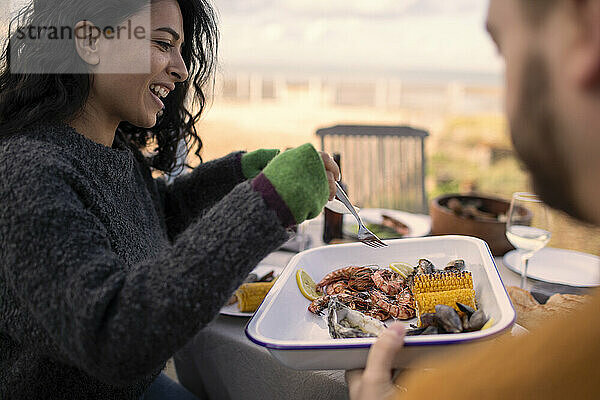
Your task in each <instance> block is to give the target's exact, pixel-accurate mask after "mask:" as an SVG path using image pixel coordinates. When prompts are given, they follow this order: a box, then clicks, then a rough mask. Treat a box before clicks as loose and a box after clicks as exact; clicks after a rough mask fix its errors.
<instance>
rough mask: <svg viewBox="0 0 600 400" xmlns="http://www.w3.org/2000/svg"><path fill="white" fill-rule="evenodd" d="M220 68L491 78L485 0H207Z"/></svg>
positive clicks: (494, 64) (494, 58)
mask: <svg viewBox="0 0 600 400" xmlns="http://www.w3.org/2000/svg"><path fill="white" fill-rule="evenodd" d="M214 4H215V5H216V7H217V9H218V12H219V16H220V27H221V43H220V57H221V63H222V64H223V65H224V66H225V69H227V67H228V66H229V67H244V66H248V65H254V66H265V67H268V66H280V67H285V68H288V69H294V68H297V69H303V68H308V69H330V70H337V69H346V70H362V71H365V70H366V71H390V70H430V71H437V70H442V71H460V72H477V73H492V74H497V73H501V71H502V63H501V60H500V58H499V57H498V55H497V54H496V50H495V48H494V46H493V45H492V43H491V41H490V39H489V38H488V36H487V33H486V32H485V29H484V25H485V16H486V12H487V5H488V1H487V0H214Z"/></svg>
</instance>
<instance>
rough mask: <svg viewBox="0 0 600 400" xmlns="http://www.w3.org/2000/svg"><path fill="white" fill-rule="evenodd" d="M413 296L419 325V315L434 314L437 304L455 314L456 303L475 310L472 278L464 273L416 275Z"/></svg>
mask: <svg viewBox="0 0 600 400" xmlns="http://www.w3.org/2000/svg"><path fill="white" fill-rule="evenodd" d="M413 294H414V296H415V303H416V311H417V318H419V323H420V318H421V315H422V314H425V313H432V312H435V306H436V305H437V304H444V305H447V306H450V307H453V308H454V309H455V310H456V311H457V312H460V310H459V309H458V307H457V306H456V303H457V302H458V303H462V304H465V305H468V306H470V307H473V308H476V307H475V290H473V276H472V275H471V273H470V272H466V271H463V272H439V273H435V274H426V275H417V276H415V279H414V287H413Z"/></svg>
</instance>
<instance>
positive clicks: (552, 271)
mask: <svg viewBox="0 0 600 400" xmlns="http://www.w3.org/2000/svg"><path fill="white" fill-rule="evenodd" d="M502 262H503V263H504V265H506V267H507V268H508V269H510V270H512V271H514V272H516V273H518V274H519V275H520V274H521V270H522V267H521V256H520V255H519V253H518V252H517V250H512V251H509V252H508V253H506V254H505V255H504V257H503V258H502ZM527 276H528V277H530V278H533V279H537V280H540V281H544V282H550V283H558V284H562V285H570V286H579V287H593V286H599V285H600V258H598V257H596V256H594V255H592V254H587V253H580V252H578V251H572V250H564V249H555V248H552V247H546V248H543V249H541V250H540V251H538V252H537V253H535V254H534V255H533V257H531V259H530V260H529V266H528V268H527Z"/></svg>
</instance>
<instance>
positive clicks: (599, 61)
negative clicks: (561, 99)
mask: <svg viewBox="0 0 600 400" xmlns="http://www.w3.org/2000/svg"><path fill="white" fill-rule="evenodd" d="M571 2H572V3H573V5H574V6H575V7H576V12H575V14H574V15H575V16H576V18H577V20H578V21H579V35H578V36H579V37H578V39H579V40H578V42H579V43H577V48H576V52H575V55H574V56H575V59H574V60H573V61H574V71H573V72H574V74H575V77H576V80H577V82H578V83H579V84H580V85H581V87H583V88H593V87H596V86H598V85H600V1H597V0H571Z"/></svg>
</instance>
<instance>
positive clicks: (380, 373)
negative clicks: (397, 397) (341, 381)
mask: <svg viewBox="0 0 600 400" xmlns="http://www.w3.org/2000/svg"><path fill="white" fill-rule="evenodd" d="M404 333H405V329H404V325H402V324H401V323H399V322H395V323H393V324H391V325H390V326H389V327H388V328H387V329H386V330H385V331H383V333H382V334H381V336H380V337H379V338H378V339H377V341H376V342H375V344H373V346H371V350H370V351H369V357H368V358H367V366H366V367H365V369H364V370H362V369H355V370H351V371H346V382H347V383H348V390H349V392H350V399H351V400H384V399H392V398H393V397H394V396H393V395H394V393H395V392H396V388H395V386H394V383H393V382H392V363H393V361H394V359H395V358H396V356H397V355H398V354H400V350H401V349H402V346H403V345H404Z"/></svg>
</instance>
